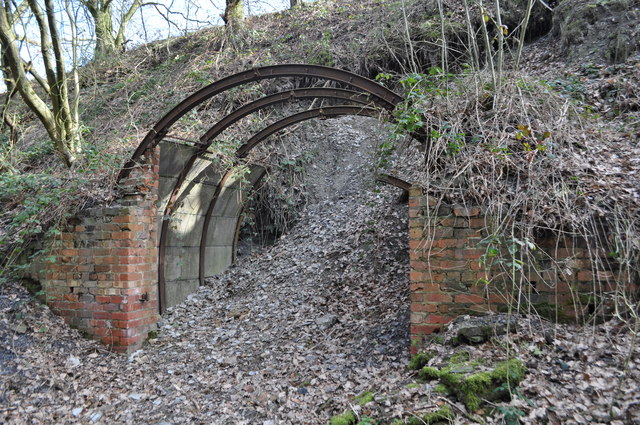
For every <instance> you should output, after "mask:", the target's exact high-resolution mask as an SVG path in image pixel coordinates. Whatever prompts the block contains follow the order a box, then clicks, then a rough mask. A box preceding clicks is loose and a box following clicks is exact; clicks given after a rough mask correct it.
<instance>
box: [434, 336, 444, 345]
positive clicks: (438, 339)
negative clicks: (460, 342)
mask: <svg viewBox="0 0 640 425" xmlns="http://www.w3.org/2000/svg"><path fill="white" fill-rule="evenodd" d="M433 343H434V344H438V345H443V344H444V337H443V336H441V335H439V336H436V337H434V338H433Z"/></svg>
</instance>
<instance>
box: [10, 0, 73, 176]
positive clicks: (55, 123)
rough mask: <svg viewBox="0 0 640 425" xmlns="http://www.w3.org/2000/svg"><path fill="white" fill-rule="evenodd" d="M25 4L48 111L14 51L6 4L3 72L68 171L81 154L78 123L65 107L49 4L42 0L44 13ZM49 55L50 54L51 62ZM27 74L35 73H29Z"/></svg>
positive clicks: (57, 41) (62, 75)
mask: <svg viewBox="0 0 640 425" xmlns="http://www.w3.org/2000/svg"><path fill="white" fill-rule="evenodd" d="M28 4H29V9H30V10H31V13H32V14H33V17H34V18H35V21H36V24H37V28H38V30H39V32H40V48H41V54H42V60H43V62H44V66H45V72H46V79H47V85H48V87H49V91H48V92H47V93H46V96H47V97H48V99H49V101H50V102H51V107H49V105H47V103H46V102H45V101H44V100H43V99H42V98H41V97H40V96H39V95H38V94H37V93H36V91H35V90H34V88H33V84H32V82H31V80H29V79H28V78H27V71H26V68H25V63H24V61H23V60H22V57H21V56H20V52H19V50H18V44H17V40H16V31H15V26H14V25H15V22H14V18H13V16H12V13H11V3H10V0H2V11H0V44H1V45H2V47H3V53H4V60H5V61H6V62H5V63H6V65H7V70H6V71H5V72H9V73H10V76H11V79H12V81H13V83H14V84H15V87H16V89H17V90H18V92H19V93H20V96H21V97H22V100H23V101H24V102H25V104H26V105H27V106H28V107H29V109H31V110H32V111H33V112H34V113H35V114H36V116H37V117H38V119H39V120H40V122H41V123H42V125H43V126H44V128H45V130H46V131H47V134H48V135H49V137H50V138H51V140H52V141H53V143H54V145H55V147H56V150H57V151H58V152H59V153H60V155H61V156H62V158H63V160H64V162H65V164H66V165H67V166H69V167H70V166H71V165H72V164H73V163H74V162H75V161H76V159H77V155H78V154H79V153H80V152H81V147H80V138H79V133H78V122H77V120H76V119H75V118H74V115H73V113H72V111H71V108H70V107H69V94H68V87H67V75H66V72H65V69H64V58H63V56H62V47H61V40H60V37H59V35H58V31H57V26H56V22H55V18H54V10H53V4H52V1H51V0H45V2H44V4H45V11H44V12H43V11H42V9H41V8H40V5H39V4H38V2H37V0H28ZM51 52H53V56H54V57H53V58H52V57H51ZM31 73H35V71H33V70H31Z"/></svg>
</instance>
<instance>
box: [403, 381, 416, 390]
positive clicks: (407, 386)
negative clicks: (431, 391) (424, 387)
mask: <svg viewBox="0 0 640 425" xmlns="http://www.w3.org/2000/svg"><path fill="white" fill-rule="evenodd" d="M404 387H405V388H408V389H412V388H419V387H420V384H418V383H417V382H411V383H410V384H407V385H405V386H404Z"/></svg>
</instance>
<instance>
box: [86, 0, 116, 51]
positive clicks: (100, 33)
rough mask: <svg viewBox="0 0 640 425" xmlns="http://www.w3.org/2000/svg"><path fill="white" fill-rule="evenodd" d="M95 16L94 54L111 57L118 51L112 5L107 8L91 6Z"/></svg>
mask: <svg viewBox="0 0 640 425" xmlns="http://www.w3.org/2000/svg"><path fill="white" fill-rule="evenodd" d="M89 13H90V14H91V17H92V18H93V23H94V27H95V32H96V47H95V50H94V56H95V57H97V58H104V57H109V56H112V55H114V54H116V52H117V48H118V46H117V45H116V38H115V37H114V36H113V20H112V18H111V5H110V4H109V6H108V7H106V8H101V7H95V8H89Z"/></svg>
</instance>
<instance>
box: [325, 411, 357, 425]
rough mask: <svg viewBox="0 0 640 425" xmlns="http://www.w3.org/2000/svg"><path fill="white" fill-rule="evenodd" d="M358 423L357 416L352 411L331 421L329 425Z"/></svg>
mask: <svg viewBox="0 0 640 425" xmlns="http://www.w3.org/2000/svg"><path fill="white" fill-rule="evenodd" d="M356 421H357V418H356V414H355V413H353V412H352V411H351V410H350V411H348V412H344V413H343V414H341V415H336V416H334V417H333V418H331V419H329V425H353V424H355V423H356Z"/></svg>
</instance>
